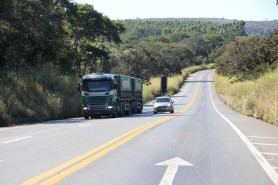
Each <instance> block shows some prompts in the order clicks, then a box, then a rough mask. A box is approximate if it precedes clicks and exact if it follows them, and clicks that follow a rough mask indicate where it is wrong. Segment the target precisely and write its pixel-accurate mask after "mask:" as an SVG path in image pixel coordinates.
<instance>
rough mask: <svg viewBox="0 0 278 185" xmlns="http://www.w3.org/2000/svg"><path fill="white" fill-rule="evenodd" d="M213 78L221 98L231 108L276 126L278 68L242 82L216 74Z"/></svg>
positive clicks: (277, 122)
mask: <svg viewBox="0 0 278 185" xmlns="http://www.w3.org/2000/svg"><path fill="white" fill-rule="evenodd" d="M214 78H215V85H216V88H217V91H218V92H219V94H220V97H221V99H222V100H223V101H224V102H225V103H226V104H227V105H229V106H230V107H231V108H232V109H234V110H235V111H237V112H240V113H242V114H245V115H247V116H252V117H255V118H258V119H261V120H263V121H266V122H269V123H272V124H274V125H277V126H278V69H276V70H274V71H272V72H269V73H266V74H265V75H262V76H260V77H259V78H257V79H256V80H246V81H242V82H233V81H231V79H229V78H227V77H223V76H220V75H218V74H216V75H215V77H214Z"/></svg>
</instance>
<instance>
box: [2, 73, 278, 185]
mask: <svg viewBox="0 0 278 185" xmlns="http://www.w3.org/2000/svg"><path fill="white" fill-rule="evenodd" d="M173 100H174V101H175V103H174V108H175V113H174V114H170V113H158V114H156V115H154V114H153V112H152V103H149V104H146V105H144V110H143V114H137V115H132V116H128V117H122V118H100V119H89V120H85V119H84V118H73V119H67V120H59V121H49V122H44V123H38V124H34V125H24V126H17V127H10V128H0V184H1V185H14V184H15V185H17V184H63V185H81V184H82V185H170V184H174V185H272V184H276V185H278V127H276V126H273V125H270V124H267V123H264V122H262V121H258V120H255V119H253V118H250V117H246V116H242V115H240V114H238V113H235V112H234V111H232V110H230V109H229V108H228V107H227V106H225V105H224V104H223V103H222V102H221V101H220V100H219V97H218V95H217V94H216V92H215V88H214V81H213V70H206V71H200V72H197V73H195V74H193V75H191V76H190V77H189V78H188V79H187V81H186V82H185V85H184V86H183V87H182V89H181V91H180V92H179V93H178V94H176V95H174V96H173Z"/></svg>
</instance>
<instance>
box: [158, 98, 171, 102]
mask: <svg viewBox="0 0 278 185" xmlns="http://www.w3.org/2000/svg"><path fill="white" fill-rule="evenodd" d="M156 102H170V98H157V99H156Z"/></svg>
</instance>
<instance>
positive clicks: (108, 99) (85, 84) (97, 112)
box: [78, 74, 143, 119]
mask: <svg viewBox="0 0 278 185" xmlns="http://www.w3.org/2000/svg"><path fill="white" fill-rule="evenodd" d="M78 89H79V90H81V86H80V85H79V88H78ZM142 90H143V86H142V80H141V79H139V78H134V77H130V76H125V75H121V74H90V75H84V76H83V78H82V93H81V94H82V113H83V116H84V118H85V119H89V118H99V117H101V116H112V117H121V116H125V115H130V114H137V113H142V110H143V101H142V99H143V96H142Z"/></svg>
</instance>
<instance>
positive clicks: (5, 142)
mask: <svg viewBox="0 0 278 185" xmlns="http://www.w3.org/2000/svg"><path fill="white" fill-rule="evenodd" d="M31 137H33V136H26V137H21V138H17V139H13V140H9V141H4V142H2V143H3V144H7V143H12V142H15V141H20V140H23V139H28V138H31Z"/></svg>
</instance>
